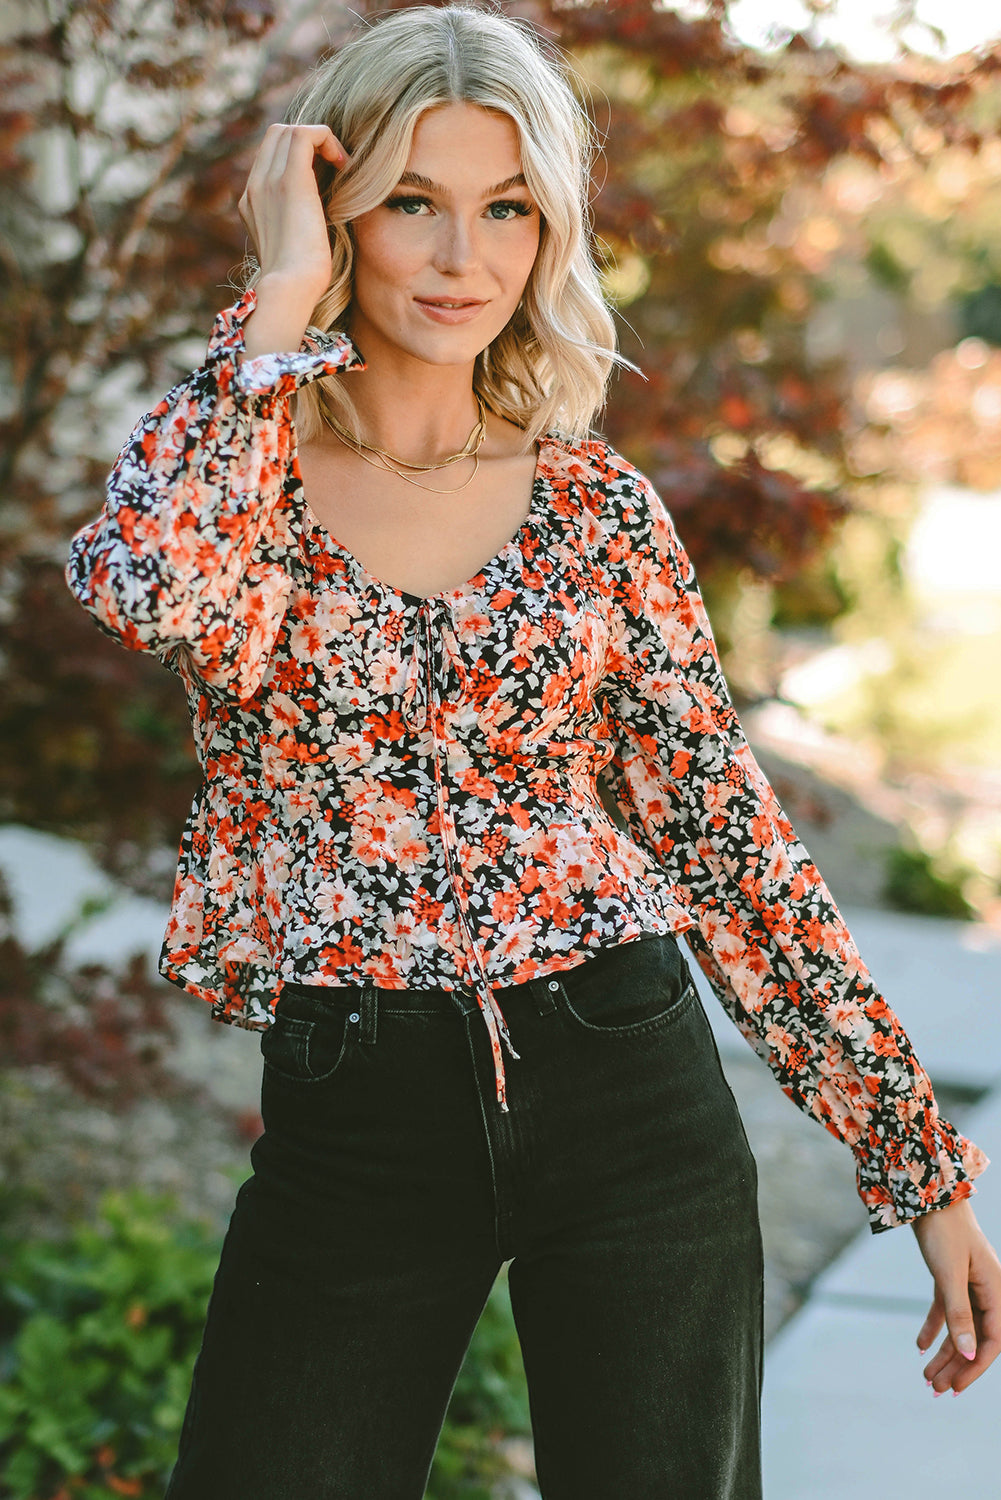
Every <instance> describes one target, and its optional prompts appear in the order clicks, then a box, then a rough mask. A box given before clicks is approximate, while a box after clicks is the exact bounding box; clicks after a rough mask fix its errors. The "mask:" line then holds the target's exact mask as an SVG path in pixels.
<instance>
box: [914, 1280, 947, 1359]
mask: <svg viewBox="0 0 1001 1500" xmlns="http://www.w3.org/2000/svg"><path fill="white" fill-rule="evenodd" d="M944 1322H945V1307H944V1305H943V1303H942V1298H941V1297H940V1296H939V1293H938V1288H937V1287H936V1289H935V1296H934V1298H933V1300H932V1305H931V1307H930V1308H929V1309H928V1316H927V1318H925V1320H924V1322H923V1323H922V1325H921V1332H920V1333H919V1334H918V1340H917V1343H918V1348H919V1349H920V1350H921V1353H922V1354H924V1353H925V1352H926V1350H928V1349H929V1348H930V1347H931V1344H932V1341H933V1340H934V1338H935V1337H936V1335H937V1333H938V1331H939V1329H940V1328H941V1327H942V1324H943V1323H944Z"/></svg>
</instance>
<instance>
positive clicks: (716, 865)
mask: <svg viewBox="0 0 1001 1500" xmlns="http://www.w3.org/2000/svg"><path fill="white" fill-rule="evenodd" d="M254 305H255V294H254V292H253V290H252V289H251V290H249V291H247V292H245V293H244V294H243V296H242V297H241V298H240V299H239V301H238V302H237V303H236V304H235V305H234V306H232V307H230V308H227V309H226V310H225V311H223V312H222V313H220V314H219V316H218V318H217V319H216V324H215V328H214V330H213V334H212V338H211V340H210V343H209V349H208V356H207V359H206V362H205V364H204V365H202V366H201V367H200V368H199V369H198V370H196V371H194V372H193V373H192V374H191V375H190V376H188V377H186V378H185V379H183V380H181V381H180V382H178V383H177V384H176V385H175V386H174V387H173V388H172V389H171V390H170V391H169V392H168V394H167V395H166V396H165V397H164V398H163V400H162V401H161V402H160V403H159V404H158V405H157V406H156V407H155V408H154V409H153V411H151V412H150V413H149V415H148V416H146V417H144V418H143V419H142V420H141V421H140V422H139V423H138V424H137V425H136V427H135V429H134V430H133V432H132V433H131V435H130V436H129V438H128V440H127V442H126V444H125V446H124V448H123V449H122V451H121V454H120V455H119V457H118V459H117V461H116V462H115V465H114V468H113V470H112V472H111V475H110V479H109V484H108V497H107V502H106V505H105V508H104V511H103V513H102V514H101V515H100V516H99V517H98V519H97V520H95V521H94V522H92V523H91V524H90V525H89V526H87V527H85V528H84V529H83V530H81V531H80V532H79V533H78V534H77V535H76V537H75V538H74V539H73V542H72V544H71V556H70V561H69V564H68V567H67V578H68V581H69V584H70V587H71V589H72V590H73V591H74V593H75V594H76V596H77V598H78V599H79V600H80V602H81V603H82V604H83V605H84V606H85V608H87V609H88V610H89V611H90V612H91V614H92V615H93V616H94V618H95V619H96V620H97V622H98V624H99V625H100V626H101V627H102V628H103V629H104V630H106V631H107V632H109V633H110V634H112V635H114V636H115V637H117V638H118V639H119V640H120V641H121V642H123V643H124V644H125V645H126V646H128V647H130V648H132V649H134V650H141V651H149V652H152V653H154V654H156V655H158V656H159V657H160V658H161V660H163V661H164V662H165V663H166V664H167V665H168V666H170V667H171V668H173V669H174V670H175V671H176V672H177V673H178V674H179V675H180V677H181V678H182V680H183V682H184V686H185V688H186V691H187V696H188V702H189V706H190V711H191V718H192V724H193V728H194V734H195V739H196V743H197V748H198V754H199V759H200V762H201V765H202V768H203V771H204V780H203V783H202V785H201V787H200V789H199V791H198V793H197V795H196V797H195V800H194V804H193V807H192V809H191V813H190V816H189V819H188V822H187V825H186V827H185V830H184V834H183V838H182V843H181V850H180V860H179V866H178V872H177V881H176V886H175V890H174V899H173V905H172V910H171V915H170V920H169V925H168V928H167V932H166V937H165V940H164V945H163V951H162V955H161V971H162V973H163V974H164V975H165V976H166V977H167V978H168V979H170V980H172V981H174V982H175V983H177V984H179V985H181V986H182V987H183V988H184V989H186V990H188V991H190V992H191V993H193V994H195V995H199V996H201V997H202V998H203V999H204V1000H206V1001H208V1002H210V1004H211V1005H212V1007H213V1013H214V1014H215V1016H216V1017H218V1018H219V1019H220V1020H223V1021H230V1022H235V1023H236V1024H238V1025H241V1026H246V1027H249V1028H251V1029H258V1030H260V1029H264V1028H266V1027H267V1026H268V1025H269V1024H270V1021H271V1018H272V1014H273V1010H274V1006H275V1003H276V1000H277V997H278V995H279V993H280V990H281V986H282V984H283V983H285V982H289V981H293V980H295V981H297V982H299V983H315V984H319V985H322V984H331V983H339V984H360V983H363V982H368V983H374V984H376V985H378V986H380V987H381V988H385V989H400V988H405V987H415V988H420V987H426V986H442V987H444V988H446V989H448V988H455V987H458V986H468V987H469V988H470V989H471V990H472V992H473V993H475V995H476V997H477V1000H478V1004H479V1007H480V1011H481V1014H482V1017H483V1021H484V1023H485V1025H486V1027H487V1028H488V1031H489V1035H490V1040H491V1044H492V1049H493V1058H494V1068H495V1077H496V1092H497V1102H498V1106H499V1107H500V1108H501V1109H506V1108H507V1104H506V1101H505V1057H504V1054H505V1051H506V1053H507V1056H508V1058H509V1059H514V1058H516V1056H517V1054H516V1053H515V1052H514V1050H513V1048H512V1046H511V1042H510V1039H509V1036H508V1032H507V1027H506V1025H505V1022H504V1016H503V1014H502V1012H501V1008H500V1006H499V1004H498V1002H497V998H496V995H495V991H496V990H497V988H498V987H501V986H505V985H510V984H519V983H522V982H524V981H526V980H529V979H532V978H535V977H537V976H540V975H544V974H550V973H553V972H558V971H560V970H565V969H569V968H572V967H573V966H574V965H575V964H579V963H580V962H582V961H583V960H584V959H585V958H587V957H588V955H589V954H591V953H593V952H594V951H595V950H597V949H599V948H603V947H607V946H610V945H613V944H618V943H623V942H628V941H630V940H632V939H639V938H642V937H644V936H646V935H650V934H663V933H684V934H685V937H686V939H687V941H688V944H689V946H690V947H691V949H692V950H693V952H694V953H695V956H696V957H697V959H698V961H699V963H700V964H701V966H702V968H703V970H704V971H705V973H706V975H707V976H708V978H709V980H710V982H711V984H712V986H713V988H714V990H715V992H716V993H717V995H718V996H719V999H720V1000H721V1001H722V1003H723V1005H724V1006H725V1007H726V1009H727V1010H728V1012H729V1013H730V1015H731V1016H732V1018H733V1020H734V1021H735V1023H736V1025H737V1026H738V1027H739V1028H740V1030H741V1032H742V1033H743V1034H744V1036H745V1037H746V1038H747V1040H748V1041H749V1043H750V1044H751V1045H752V1046H753V1047H754V1048H755V1049H756V1050H757V1051H758V1052H759V1053H760V1054H761V1056H762V1057H763V1058H764V1059H765V1060H766V1062H767V1063H768V1065H769V1067H770V1068H771V1069H772V1070H773V1072H774V1073H775V1075H776V1078H777V1079H778V1082H779V1084H780V1086H781V1087H782V1089H783V1090H784V1092H785V1093H786V1094H787V1095H788V1096H789V1097H790V1098H791V1099H792V1100H793V1101H794V1102H795V1103H796V1104H797V1105H799V1106H800V1107H801V1108H802V1109H803V1110H805V1111H806V1112H807V1113H809V1114H811V1115H813V1116H814V1117H815V1118H816V1119H817V1120H819V1121H820V1122H821V1123H822V1124H824V1125H825V1126H826V1127H827V1128H828V1129H829V1130H830V1131H832V1132H833V1133H834V1134H835V1135H836V1136H838V1137H839V1138H840V1139H841V1140H843V1141H845V1142H846V1143H847V1144H848V1145H849V1146H850V1147H851V1149H852V1150H853V1151H854V1153H855V1157H856V1159H857V1166H858V1185H859V1192H860V1195H861V1197H862V1199H863V1202H864V1203H865V1205H866V1207H867V1210H868V1213H869V1217H870V1222H871V1227H872V1228H873V1230H874V1231H879V1230H881V1229H886V1228H889V1227H891V1226H893V1225H896V1224H900V1223H904V1222H906V1221H908V1220H910V1219H913V1218H914V1217H916V1216H917V1215H919V1214H922V1213H925V1212H927V1211H928V1210H929V1209H932V1208H936V1207H940V1206H941V1205H943V1204H945V1203H948V1202H951V1201H952V1200H954V1199H959V1198H963V1197H966V1196H967V1195H968V1194H969V1193H970V1191H971V1180H972V1179H973V1178H974V1177H975V1176H977V1175H978V1174H979V1173H980V1172H981V1171H982V1170H983V1169H984V1167H985V1166H986V1165H987V1158H986V1157H985V1156H984V1154H983V1152H982V1151H981V1150H980V1149H979V1148H978V1147H977V1146H975V1145H974V1144H973V1143H972V1142H970V1141H968V1140H966V1139H965V1138H964V1137H963V1136H961V1135H959V1134H958V1133H957V1131H956V1130H955V1129H954V1128H953V1127H952V1126H951V1125H950V1124H949V1123H948V1122H947V1121H945V1120H943V1119H942V1118H941V1117H940V1115H939V1113H938V1110H937V1106H936V1103H935V1099H934V1097H933V1094H932V1090H931V1085H930V1083H929V1080H928V1077H927V1074H926V1073H925V1072H924V1070H923V1069H922V1067H921V1066H920V1064H919V1062H918V1060H917V1058H916V1057H915V1055H914V1052H913V1050H912V1048H911V1046H910V1043H909V1042H908V1039H907V1037H906V1035H905V1034H904V1032H903V1030H902V1028H901V1026H900V1023H899V1021H898V1020H897V1018H896V1016H895V1015H894V1014H893V1012H892V1011H891V1009H890V1007H889V1006H888V1005H887V1003H886V1001H885V1000H884V999H883V998H882V996H881V995H880V994H879V993H878V992H877V990H876V989H875V988H874V987H873V984H872V982H871V980H870V977H869V974H868V972H867V970H866V968H865V965H864V964H863V963H862V960H861V958H860V957H859V955H858V952H857V950H856V948H855V945H854V943H853V941H852V938H851V936H850V934H849V932H848V930H847V928H846V927H845V924H844V921H843V920H842V918H841V916H840V914H839V912H838V910H837V908H836V907H835V905H834V902H833V900H832V898H831V895H830V893H829V891H828V890H827V888H826V886H825V885H824V883H823V881H822V880H821V878H820V875H819V874H818V872H817V870H816V868H815V866H814V865H813V864H812V863H811V861H810V859H809V856H808V855H807V853H806V851H805V849H804V848H803V846H802V845H801V844H800V843H799V842H798V840H797V838H796V835H795V833H794V832H793V829H792V827H791V826H790V824H789V822H788V820H787V819H786V817H785V816H784V814H783V812H782V810H781V808H780V807H779V805H778V803H777V801H776V798H775V795H774V793H773V791H772V789H771V787H770V786H769V785H768V783H767V781H766V780H765V779H764V777H763V775H762V773H761V771H760V770H759V768H758V766H757V764H756V762H755V760H754V758H753V756H752V755H751V752H750V750H749V748H748V746H747V743H746V741H745V739H744V736H743V734H742V732H741V728H740V725H739V723H738V721H737V717H736V715H735V713H734V709H733V707H732V705H731V702H730V699H729V695H728V692H727V687H726V683H725V681H724V678H723V676H722V673H721V670H720V666H719V661H718V657H717V653H716V649H715V646H714V643H713V639H712V634H711V631H710V627H709V622H708V620H707V618H706V615H705V612H704V609H703V605H702V600H701V598H700V596H699V592H698V588H697V584H696V580H695V576H694V573H693V571H692V567H691V564H690V562H689V560H688V558H687V556H686V554H685V552H684V550H683V548H682V546H681V544H680V542H679V541H678V538H677V536H676V535H675V532H674V528H673V526H672V523H671V520H670V517H669V515H668V513H667V511H666V510H665V509H664V506H663V504H662V502H661V500H660V499H659V497H658V496H657V494H656V493H655V491H654V490H653V488H652V487H651V485H650V483H649V481H648V480H646V479H645V478H644V477H643V475H642V474H640V473H638V472H637V471H636V470H635V469H634V468H632V467H631V465H630V464H628V463H627V462H626V461H625V460H624V459H623V458H621V457H620V456H619V455H618V454H617V453H615V452H614V451H613V450H612V449H611V448H610V447H609V446H608V445H607V444H606V443H605V442H602V441H600V440H597V439H594V440H590V441H586V442H579V443H576V444H568V443H565V442H563V441H561V440H558V439H556V438H554V437H552V438H546V439H544V440H543V441H542V442H541V443H540V445H539V453H538V461H537V468H536V472H535V478H534V482H533V488H532V501H531V509H530V512H529V515H528V517H527V519H526V520H525V522H524V524H523V525H522V527H521V529H520V530H519V532H518V534H517V535H516V536H514V537H513V538H512V539H511V540H510V541H509V542H508V543H507V544H506V545H505V546H504V547H502V548H501V550H500V551H499V552H498V553H497V554H496V556H495V557H493V558H492V559H491V560H490V561H489V562H488V563H487V564H486V565H485V566H484V567H483V568H481V570H480V571H479V572H478V573H477V574H476V575H475V577H473V578H471V579H470V580H469V581H468V582H467V583H464V584H463V585H462V586H461V587H459V588H456V589H449V590H443V591H442V592H440V593H437V594H432V595H430V596H428V597H425V598H418V597H416V596H413V595H408V594H404V593H401V592H400V590H398V589H395V588H391V587H390V586H388V585H387V584H384V583H381V582H380V581H379V580H378V579H377V578H374V577H373V576H372V574H371V573H369V572H368V571H367V570H366V569H365V568H364V567H362V565H361V564H360V562H359V561H358V560H357V558H355V557H354V556H353V555H352V554H351V553H350V552H349V551H348V550H347V549H346V548H345V547H342V546H341V545H340V544H339V543H338V542H337V541H336V540H335V539H334V538H333V537H332V536H331V535H330V534H329V533H328V532H327V531H326V530H325V529H324V528H323V527H322V526H320V525H319V524H318V522H317V521H316V520H315V519H314V518H313V516H312V515H311V513H310V511H309V510H308V509H307V508H306V506H305V504H304V500H303V491H302V481H301V475H300V470H299V465H298V459H297V454H296V441H295V430H294V427H293V423H292V420H291V416H290V411H289V404H288V397H289V396H290V395H291V394H292V393H293V392H294V391H295V390H297V389H298V388H299V387H301V386H303V385H305V384H306V383H307V382H309V381H311V380H315V379H317V378H319V377H322V376H326V375H331V374H333V373H335V372H341V371H345V372H346V371H350V370H352V369H357V368H362V362H361V359H360V357H359V355H358V353H357V351H356V350H355V349H354V347H353V346H352V344H351V343H350V341H349V340H348V338H347V337H346V336H345V335H343V334H337V335H332V334H319V333H317V332H316V331H315V330H310V331H309V332H308V333H307V336H306V338H305V339H304V341H303V345H302V347H301V348H300V350H298V351H297V352H295V353H288V354H266V355H261V356H258V357H256V358H253V359H246V358H241V355H242V354H243V347H244V346H243V329H242V325H243V324H244V322H245V321H246V319H247V318H248V317H249V315H250V313H251V312H252V311H253V308H254ZM599 777H600V778H601V779H602V781H603V784H604V785H605V786H606V787H607V788H608V789H609V790H610V791H611V793H612V795H613V797H614V800H615V802H616V804H617V805H618V807H619V808H620V809H621V812H622V816H623V820H624V824H625V828H626V830H627V831H626V832H623V831H621V830H620V828H619V827H617V826H616V823H615V822H614V821H613V819H612V818H611V817H610V816H609V814H608V812H607V811H606V809H605V807H604V805H603V803H602V801H601V798H600V797H599V794H598V789H597V783H598V779H599Z"/></svg>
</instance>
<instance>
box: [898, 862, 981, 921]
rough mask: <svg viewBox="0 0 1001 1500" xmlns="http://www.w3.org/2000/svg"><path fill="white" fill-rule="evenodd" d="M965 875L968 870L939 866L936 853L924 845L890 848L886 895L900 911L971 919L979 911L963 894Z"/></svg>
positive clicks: (965, 919) (964, 919) (929, 915)
mask: <svg viewBox="0 0 1001 1500" xmlns="http://www.w3.org/2000/svg"><path fill="white" fill-rule="evenodd" d="M965 878H966V872H964V873H962V874H956V873H952V872H947V871H941V870H938V869H936V866H935V861H934V859H933V857H932V856H931V855H930V854H929V853H928V852H927V850H925V849H904V848H897V849H891V850H890V852H889V854H888V856H887V860H886V882H885V884H884V887H883V895H884V897H885V899H886V900H887V901H888V902H889V904H890V905H891V906H893V907H895V908H896V909H897V911H913V912H918V913H920V914H921V915H922V916H925V917H959V918H961V919H962V920H963V921H970V920H972V918H973V917H974V916H975V915H976V913H975V912H974V910H973V907H972V906H971V905H970V903H969V901H967V899H966V897H965V895H964V894H963V881H964V879H965Z"/></svg>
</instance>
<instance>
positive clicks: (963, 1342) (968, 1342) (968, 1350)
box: [956, 1333, 977, 1359]
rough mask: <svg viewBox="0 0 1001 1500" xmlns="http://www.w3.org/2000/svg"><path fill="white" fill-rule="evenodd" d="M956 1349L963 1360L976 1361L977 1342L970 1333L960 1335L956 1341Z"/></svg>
mask: <svg viewBox="0 0 1001 1500" xmlns="http://www.w3.org/2000/svg"><path fill="white" fill-rule="evenodd" d="M956 1348H957V1349H958V1350H959V1352H960V1354H961V1355H962V1356H963V1358H964V1359H976V1357H977V1341H976V1339H975V1338H974V1337H973V1334H972V1333H961V1334H960V1335H959V1337H958V1338H957V1339H956Z"/></svg>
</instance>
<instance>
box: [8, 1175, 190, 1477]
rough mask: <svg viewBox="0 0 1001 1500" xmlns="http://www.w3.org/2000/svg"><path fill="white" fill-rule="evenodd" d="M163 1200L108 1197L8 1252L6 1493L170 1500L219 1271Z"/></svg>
mask: <svg viewBox="0 0 1001 1500" xmlns="http://www.w3.org/2000/svg"><path fill="white" fill-rule="evenodd" d="M218 1254H219V1246H218V1241H217V1237H216V1236H215V1234H214V1233H212V1232H211V1231H210V1230H209V1229H208V1228H207V1227H205V1226H203V1225H202V1224H200V1223H198V1222H192V1221H185V1220H183V1219H181V1218H179V1217H177V1216H176V1215H175V1213H174V1211H173V1208H172V1205H171V1204H170V1202H169V1201H167V1200H165V1199H159V1198H154V1197H150V1196H148V1195H146V1194H142V1193H138V1192H132V1193H128V1194H110V1195H109V1196H108V1197H106V1198H105V1199H104V1201H103V1203H102V1206H101V1213H100V1219H99V1222H98V1223H96V1224H80V1225H77V1226H75V1227H74V1228H73V1229H72V1230H71V1231H70V1233H69V1235H68V1237H67V1238H66V1239H65V1240H64V1241H61V1242H53V1241H29V1242H27V1243H23V1244H10V1243H5V1244H3V1246H2V1248H0V1338H2V1344H0V1381H2V1383H0V1480H2V1482H3V1484H4V1485H5V1486H6V1488H5V1493H7V1494H9V1495H10V1496H11V1497H12V1500H42V1497H49V1496H53V1495H59V1496H60V1500H61V1497H62V1496H63V1495H66V1496H67V1497H68V1496H70V1495H72V1496H74V1497H75V1496H80V1497H81V1500H111V1497H112V1496H116V1495H117V1496H121V1495H134V1496H145V1495H152V1494H155V1493H156V1492H157V1491H159V1492H160V1493H162V1490H163V1486H164V1484H165V1482H166V1478H167V1475H168V1474H169V1472H170V1468H171V1465H172V1464H173V1461H174V1456H175V1454H176V1451H177V1437H178V1433H179V1431H180V1426H181V1419H182V1417H183V1415H184V1406H185V1402H186V1400H187V1393H188V1386H189V1383H190V1380H191V1369H192V1366H193V1364H194V1359H195V1354H196V1353H197V1350H198V1344H199V1341H200V1337H201V1329H202V1325H203V1323H204V1319H205V1308H206V1305H207V1303H208V1297H209V1292H210V1291H211V1288H212V1277H213V1274H214V1272H215V1266H216V1263H217V1261H218Z"/></svg>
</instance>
